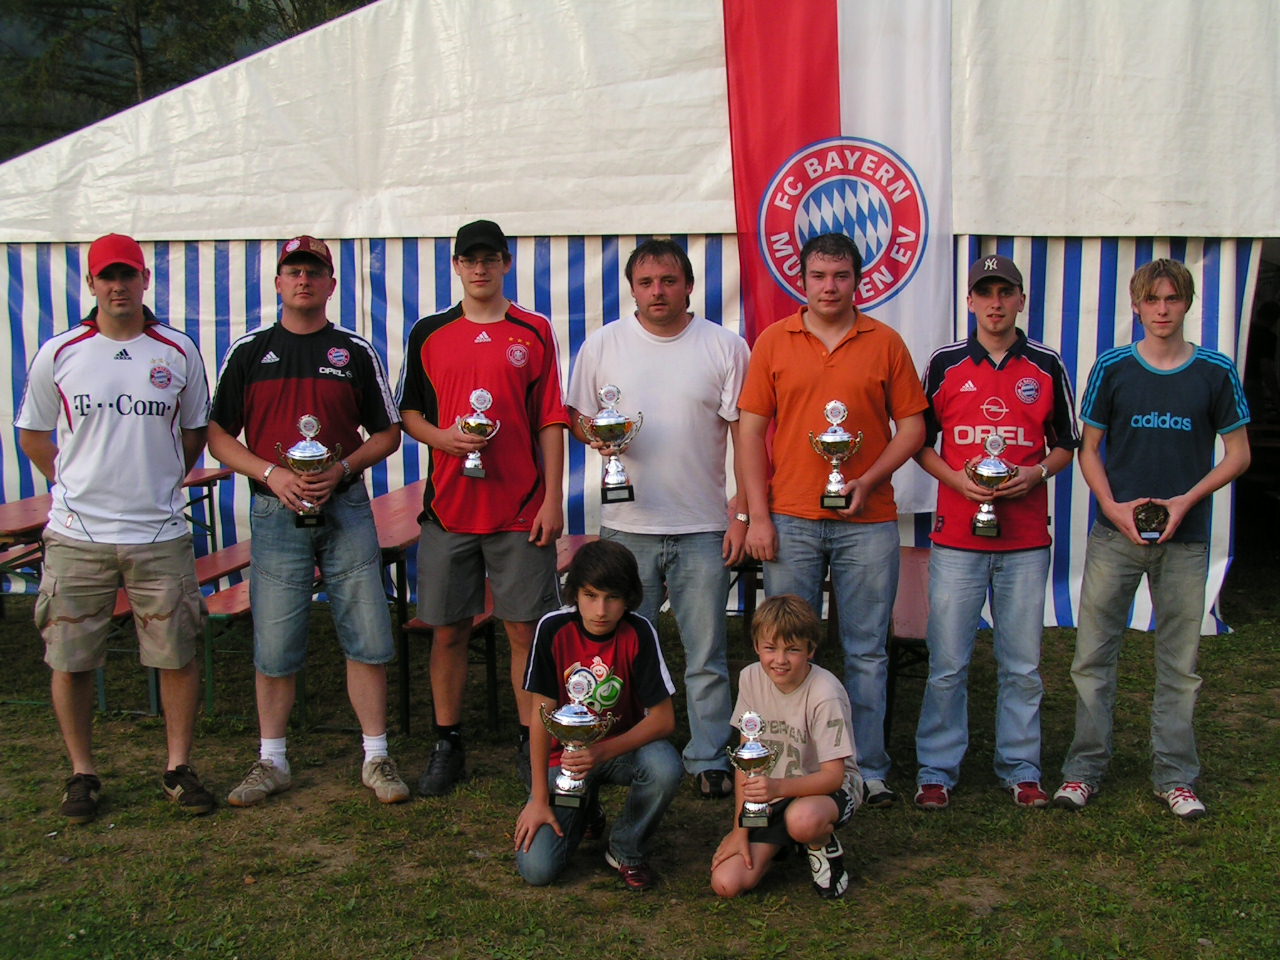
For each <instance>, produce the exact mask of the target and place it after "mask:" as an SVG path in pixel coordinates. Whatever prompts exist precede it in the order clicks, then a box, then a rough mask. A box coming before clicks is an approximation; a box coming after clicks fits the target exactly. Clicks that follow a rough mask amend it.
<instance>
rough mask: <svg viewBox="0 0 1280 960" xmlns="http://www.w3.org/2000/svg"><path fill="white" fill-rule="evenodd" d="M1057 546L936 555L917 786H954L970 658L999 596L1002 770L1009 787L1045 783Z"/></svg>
mask: <svg viewBox="0 0 1280 960" xmlns="http://www.w3.org/2000/svg"><path fill="white" fill-rule="evenodd" d="M1048 576H1049V549H1048V548H1047V547H1046V548H1044V549H1043V550H1015V551H1011V552H1008V553H996V552H985V551H975V550H954V549H952V548H950V547H939V546H934V548H933V549H932V550H931V551H930V554H929V633H928V638H927V642H928V645H929V683H928V685H927V686H926V687H925V690H924V701H923V703H921V705H920V722H919V724H917V726H916V759H917V760H918V761H919V764H920V772H919V773H918V774H917V775H916V782H917V783H940V784H942V785H943V786H944V787H946V788H947V789H948V790H950V789H951V788H952V787H954V786H955V785H956V781H957V780H958V779H959V777H960V761H961V760H963V759H964V752H965V749H966V748H967V747H968V746H969V689H968V688H969V661H970V660H971V659H972V658H973V647H974V636H975V634H976V633H977V632H978V624H979V621H980V620H981V616H982V605H983V602H984V601H985V600H986V598H987V592H988V590H990V593H991V619H992V628H993V629H992V633H993V646H994V648H995V655H996V665H997V676H998V679H999V688H998V692H997V694H996V752H995V764H994V765H995V771H996V776H997V777H998V778H999V779H1000V781H1001V782H1002V783H1003V784H1005V785H1006V786H1010V787H1011V786H1014V785H1015V784H1019V783H1022V782H1023V781H1026V780H1035V781H1037V782H1039V780H1040V701H1041V699H1043V697H1044V684H1043V683H1041V682H1040V640H1041V636H1042V634H1043V632H1044V587H1045V580H1046V579H1047V578H1048Z"/></svg>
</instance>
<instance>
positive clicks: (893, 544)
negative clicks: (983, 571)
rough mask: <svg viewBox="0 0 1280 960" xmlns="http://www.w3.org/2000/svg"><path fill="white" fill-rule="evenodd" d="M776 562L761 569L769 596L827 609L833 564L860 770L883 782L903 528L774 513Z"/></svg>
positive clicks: (886, 764) (870, 777)
mask: <svg viewBox="0 0 1280 960" xmlns="http://www.w3.org/2000/svg"><path fill="white" fill-rule="evenodd" d="M773 523H774V526H775V527H776V528H777V531H778V559H777V560H775V561H772V562H769V563H766V564H765V565H764V592H765V593H766V594H767V595H768V596H771V597H775V596H777V595H778V594H780V593H794V594H796V595H798V596H800V597H802V598H803V599H805V600H807V601H808V602H809V604H810V606H812V607H813V609H814V610H815V611H821V610H822V582H823V579H824V577H823V574H824V569H825V568H826V567H827V566H830V569H831V584H832V587H833V588H834V590H835V597H836V607H837V610H838V612H839V616H840V643H841V645H842V646H843V647H844V685H845V689H846V690H848V691H849V701H850V706H851V707H852V708H853V736H854V742H855V745H856V746H857V750H858V766H859V767H860V768H861V769H862V775H863V777H865V778H866V779H868V780H883V779H884V778H885V777H886V776H888V774H889V767H890V765H891V762H890V760H889V754H888V752H887V751H886V749H885V742H884V711H885V694H886V692H887V690H888V686H887V684H888V675H889V659H888V656H887V654H886V652H885V646H886V644H887V642H888V639H889V619H890V617H892V615H893V601H894V598H895V597H896V596H897V593H898V562H899V561H898V545H899V542H898V525H897V524H896V523H894V522H892V521H889V522H885V523H849V522H847V521H845V520H836V519H831V520H805V519H802V518H800V517H791V516H786V515H784V514H780V513H775V514H774V515H773Z"/></svg>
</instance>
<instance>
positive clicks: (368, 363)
mask: <svg viewBox="0 0 1280 960" xmlns="http://www.w3.org/2000/svg"><path fill="white" fill-rule="evenodd" d="M336 288H337V282H336V281H335V280H334V276H333V257H332V255H331V254H330V253H329V247H328V246H327V245H326V244H325V242H324V241H323V240H317V239H316V238H315V237H306V236H302V237H294V238H293V239H292V240H289V241H288V242H287V243H285V244H284V245H283V246H282V247H281V249H280V256H279V258H278V260H277V262H276V293H278V294H279V295H280V302H281V305H282V309H281V312H280V321H279V323H273V324H270V325H268V326H262V327H259V328H258V329H257V330H253V331H251V332H249V333H247V334H245V335H244V336H243V337H241V338H240V339H239V340H237V341H236V342H235V343H233V344H232V345H231V348H230V349H229V350H228V351H227V355H226V357H225V358H224V359H223V361H222V371H221V373H220V374H219V377H218V387H217V390H216V392H215V394H214V398H213V414H212V416H211V418H210V422H209V452H210V453H212V454H213V455H214V456H215V457H217V458H218V459H219V460H221V461H222V462H223V463H224V464H226V465H227V466H228V467H230V468H231V469H233V470H235V471H236V472H237V473H243V474H244V475H245V476H246V477H248V478H249V479H250V481H251V486H252V489H253V503H252V510H251V513H250V518H249V519H250V528H251V529H252V531H253V564H252V566H251V567H250V579H251V586H250V589H251V592H252V598H253V599H252V603H253V661H254V666H255V668H256V669H257V680H256V688H257V699H258V729H259V732H260V734H261V738H262V739H261V745H260V752H259V756H258V760H257V761H255V762H254V763H253V765H252V766H251V767H250V768H249V772H248V774H247V775H246V776H245V778H244V780H243V781H242V782H241V783H240V785H239V786H237V787H236V788H235V789H234V790H232V791H231V793H230V795H229V796H228V797H227V802H228V803H230V804H231V805H232V806H235V807H249V806H253V805H255V804H258V803H261V802H262V801H263V800H265V799H266V798H267V797H269V796H270V795H271V794H274V793H279V792H280V791H282V790H287V789H288V788H289V787H290V786H292V784H293V777H292V774H291V772H290V769H289V760H288V755H287V752H286V746H287V745H286V737H285V732H286V728H287V726H288V723H289V713H290V711H291V710H292V709H293V703H294V699H295V696H296V692H297V676H298V671H299V670H301V669H302V667H303V665H304V664H305V662H306V654H307V626H308V618H309V615H310V612H311V596H312V591H313V588H314V583H315V570H316V568H317V567H319V569H320V573H321V575H322V576H323V578H324V585H325V591H326V592H327V593H328V595H329V603H330V608H331V609H332V611H333V620H334V626H335V627H336V630H337V634H338V641H339V642H340V643H341V644H342V650H343V653H344V654H345V655H346V658H347V694H348V696H349V697H350V699H351V705H352V707H353V708H354V709H355V713H356V717H357V719H358V720H359V721H360V731H361V733H362V734H363V746H364V763H363V765H362V766H361V770H360V779H361V782H362V783H363V784H364V785H365V786H366V787H368V788H369V789H370V790H372V791H373V792H374V794H375V795H376V796H377V798H378V799H379V800H380V801H381V802H383V803H400V802H402V801H404V800H408V799H409V788H408V787H407V786H406V785H405V783H404V781H403V780H401V779H400V774H399V773H398V772H397V770H396V765H395V762H394V761H393V760H392V759H391V758H390V756H389V755H388V753H387V663H388V662H389V661H390V660H391V659H392V657H393V656H394V655H395V643H394V641H393V639H392V635H391V617H390V613H389V611H388V609H387V598H386V593H385V592H384V590H383V586H382V557H381V552H380V551H379V548H378V531H377V529H376V527H375V526H374V523H373V511H372V509H371V508H370V505H369V491H368V490H367V489H366V488H365V485H364V479H363V472H364V471H365V470H366V469H368V468H370V467H372V466H374V465H375V464H378V463H381V462H382V461H383V460H385V459H386V458H387V457H388V456H390V455H391V454H392V453H394V452H395V450H396V448H398V447H399V446H400V415H399V413H398V412H397V411H396V407H395V404H394V403H393V402H392V399H391V388H390V386H389V385H388V383H387V375H386V371H385V370H384V368H383V365H382V360H381V358H380V357H379V356H378V353H377V351H376V350H374V349H373V346H372V344H370V343H369V341H367V340H365V339H364V338H363V337H360V336H357V335H356V334H354V333H352V332H351V331H350V330H344V329H342V328H341V327H337V326H335V325H334V324H333V323H331V322H330V321H329V319H328V317H327V316H326V312H325V311H326V305H327V304H328V302H329V298H330V297H331V296H333V292H334V290H335V289H336ZM241 432H243V434H244V442H241V441H240V440H239V439H238V438H239V436H240V434H241ZM304 438H310V440H309V442H310V444H311V445H312V446H313V447H315V448H316V452H317V454H318V459H323V458H324V457H325V450H321V449H319V448H320V447H324V448H327V450H328V452H329V453H330V454H331V455H332V459H331V460H330V461H328V463H327V464H326V465H325V466H324V467H323V468H322V469H320V470H318V471H315V472H299V471H295V470H293V469H291V468H290V467H289V466H286V465H285V464H282V463H281V462H280V456H279V452H278V451H281V450H290V449H291V448H294V447H295V446H297V445H299V444H302V443H304ZM304 452H306V451H305V448H304V451H303V452H300V453H299V454H297V455H295V456H294V461H295V462H297V461H298V460H299V459H300V458H301V457H302V455H303V453H304Z"/></svg>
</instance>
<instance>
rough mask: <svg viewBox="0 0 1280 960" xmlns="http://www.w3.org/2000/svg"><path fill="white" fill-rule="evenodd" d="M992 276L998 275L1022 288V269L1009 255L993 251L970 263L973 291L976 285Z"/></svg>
mask: <svg viewBox="0 0 1280 960" xmlns="http://www.w3.org/2000/svg"><path fill="white" fill-rule="evenodd" d="M991 277H998V278H999V279H1001V280H1004V281H1005V282H1006V283H1012V284H1013V285H1014V286H1016V287H1017V288H1018V289H1019V290H1021V289H1022V271H1021V270H1019V269H1018V266H1017V264H1015V263H1014V262H1013V261H1012V260H1010V259H1009V258H1008V257H1002V256H1000V254H998V253H991V254H987V255H986V256H985V257H979V258H978V259H977V260H975V261H973V263H971V264H969V291H970V292H971V293H972V292H973V288H974V287H976V286H977V285H978V284H979V283H981V282H982V281H983V280H987V279H989V278H991Z"/></svg>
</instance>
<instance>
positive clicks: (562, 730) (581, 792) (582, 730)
mask: <svg viewBox="0 0 1280 960" xmlns="http://www.w3.org/2000/svg"><path fill="white" fill-rule="evenodd" d="M595 686H596V678H595V675H594V674H593V673H592V672H591V671H590V670H588V669H587V668H586V667H579V668H578V669H577V670H575V671H573V673H571V674H570V675H569V679H568V680H566V681H565V685H564V687H565V691H566V692H567V693H568V694H569V702H568V703H566V704H564V705H563V706H561V707H559V708H557V709H556V710H555V711H554V712H552V713H547V706H546V704H543V705H542V707H541V708H540V713H541V714H542V725H543V726H544V727H546V728H547V732H548V733H550V734H551V735H552V736H553V737H555V738H556V739H557V740H559V741H560V743H561V744H562V745H563V747H564V749H565V751H566V752H573V751H574V750H581V749H582V748H583V747H589V746H591V744H593V743H595V742H596V741H597V740H599V739H601V738H602V737H603V736H604V735H605V734H606V733H608V732H609V728H610V727H612V726H613V722H614V719H615V717H614V716H613V714H611V713H606V714H604V715H603V716H602V715H600V714H598V713H596V712H595V711H594V710H592V709H591V708H590V707H588V706H585V705H584V704H583V702H582V701H583V700H585V699H587V697H589V696H591V693H592V691H593V690H594V689H595ZM586 793H587V781H586V779H585V778H584V779H582V780H579V779H578V778H576V777H574V776H573V775H571V774H570V773H568V772H567V771H565V770H564V769H561V771H560V775H559V776H557V777H556V789H555V797H554V801H553V802H554V803H555V805H556V806H557V807H580V806H582V801H583V798H584V797H585V796H586Z"/></svg>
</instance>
